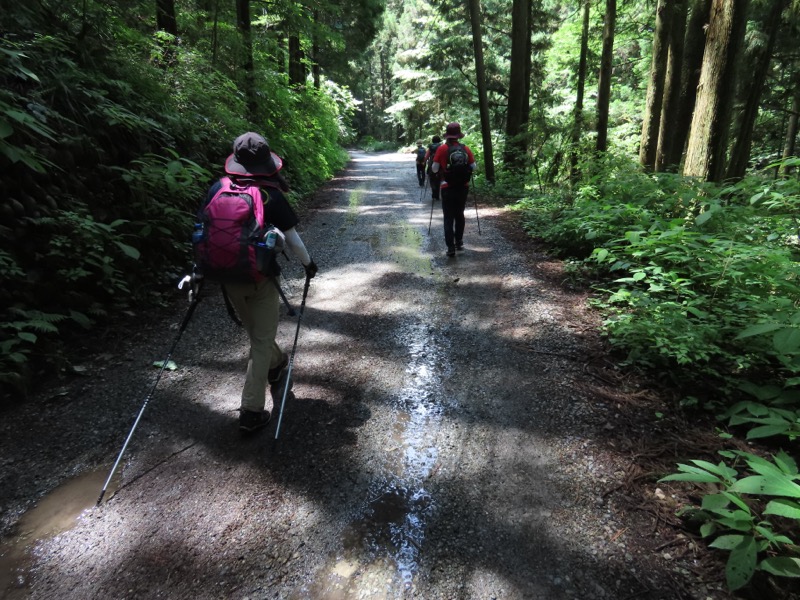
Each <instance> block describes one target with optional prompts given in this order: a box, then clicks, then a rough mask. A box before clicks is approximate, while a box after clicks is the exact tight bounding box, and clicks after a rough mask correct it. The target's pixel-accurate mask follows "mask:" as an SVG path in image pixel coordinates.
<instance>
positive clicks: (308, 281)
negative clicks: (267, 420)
mask: <svg viewBox="0 0 800 600" xmlns="http://www.w3.org/2000/svg"><path fill="white" fill-rule="evenodd" d="M310 285H311V277H310V276H308V275H306V284H305V286H304V287H303V299H302V301H301V302H300V312H299V313H298V314H297V329H296V330H295V332H294V344H292V354H291V356H290V358H289V369H288V370H287V374H286V385H285V386H284V388H283V398H281V408H280V411H279V412H278V424H277V426H276V427H275V439H276V440H277V439H278V435H279V434H280V432H281V419H282V418H283V407H284V405H285V404H286V396H287V395H288V393H289V384H290V383H291V380H292V367H293V366H294V355H295V352H297V337H298V336H299V335H300V323H301V322H302V321H303V310H304V309H305V307H306V296H308V288H309V286H310Z"/></svg>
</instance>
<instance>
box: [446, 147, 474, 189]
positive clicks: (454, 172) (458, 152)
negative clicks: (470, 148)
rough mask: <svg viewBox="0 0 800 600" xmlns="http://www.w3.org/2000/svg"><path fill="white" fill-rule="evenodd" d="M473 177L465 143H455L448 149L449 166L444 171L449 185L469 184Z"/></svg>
mask: <svg viewBox="0 0 800 600" xmlns="http://www.w3.org/2000/svg"><path fill="white" fill-rule="evenodd" d="M470 177H472V169H471V168H470V166H469V156H468V155H467V149H466V147H465V146H464V144H453V145H452V146H450V147H449V148H448V150H447V168H446V169H445V171H444V180H445V181H446V182H447V185H462V186H463V185H467V183H469V178H470Z"/></svg>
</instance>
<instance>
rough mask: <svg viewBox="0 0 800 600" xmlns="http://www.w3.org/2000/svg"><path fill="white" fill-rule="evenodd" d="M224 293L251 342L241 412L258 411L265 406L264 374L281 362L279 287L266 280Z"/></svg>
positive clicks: (228, 287)
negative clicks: (277, 338)
mask: <svg viewBox="0 0 800 600" xmlns="http://www.w3.org/2000/svg"><path fill="white" fill-rule="evenodd" d="M225 289H226V291H227V292H228V298H229V299H230V301H231V304H232V305H233V307H234V308H235V309H236V313H237V314H238V315H239V318H240V319H241V321H242V325H243V326H244V328H245V330H246V331H247V335H248V337H249V338H250V357H249V359H248V361H247V375H246V376H245V380H244V388H243V389H242V405H241V408H242V410H252V411H261V410H264V406H265V404H266V393H267V386H268V385H269V381H268V379H267V374H268V373H269V370H270V369H271V368H273V367H277V366H278V365H279V364H280V363H281V359H282V358H283V353H282V352H281V349H280V348H279V347H278V344H276V343H275V336H276V335H277V333H278V317H279V315H280V296H279V295H278V286H276V285H275V283H274V282H273V281H272V280H270V279H265V280H264V281H261V282H259V283H243V284H226V285H225Z"/></svg>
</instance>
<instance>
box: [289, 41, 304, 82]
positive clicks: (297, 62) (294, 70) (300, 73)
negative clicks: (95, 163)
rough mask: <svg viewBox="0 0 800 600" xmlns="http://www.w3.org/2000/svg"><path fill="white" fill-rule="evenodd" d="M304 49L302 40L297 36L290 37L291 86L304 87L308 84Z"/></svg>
mask: <svg viewBox="0 0 800 600" xmlns="http://www.w3.org/2000/svg"><path fill="white" fill-rule="evenodd" d="M303 58H304V54H303V49H302V47H301V46H300V38H299V37H298V36H296V35H290V36H289V85H290V86H293V87H302V86H303V85H305V83H306V69H305V65H304V64H303Z"/></svg>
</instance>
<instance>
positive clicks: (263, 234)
mask: <svg viewBox="0 0 800 600" xmlns="http://www.w3.org/2000/svg"><path fill="white" fill-rule="evenodd" d="M282 167H283V161H282V160H281V159H280V157H279V156H278V155H277V154H275V153H274V152H272V151H271V150H270V147H269V143H268V142H267V140H266V139H264V137H262V136H261V135H259V134H257V133H253V132H248V133H245V134H242V135H240V136H239V137H238V138H236V140H235V141H234V142H233V153H232V154H231V155H230V156H229V157H228V158H227V160H226V161H225V176H223V177H222V178H220V180H219V181H217V182H216V183H214V185H212V186H211V188H210V189H209V191H208V194H207V196H206V201H205V203H204V204H203V207H202V208H201V209H200V211H199V213H198V224H197V225H196V226H195V227H196V230H195V234H194V235H193V242H194V249H195V260H196V263H197V268H198V270H199V271H200V273H201V274H202V276H203V277H205V278H207V279H210V280H213V281H218V282H219V283H221V284H222V285H223V290H224V292H225V294H226V296H227V298H228V299H229V301H230V303H231V305H232V306H233V308H234V309H235V311H236V313H237V314H238V316H239V318H240V319H241V321H242V324H243V326H244V327H245V328H246V330H247V335H248V337H249V340H250V355H249V358H248V361H247V373H246V375H245V382H244V387H243V389H242V399H241V406H240V411H239V429H240V430H241V431H243V432H245V433H251V432H254V431H257V430H259V429H262V428H264V427H266V426H267V425H268V424H269V422H270V418H271V416H270V412H269V411H268V410H266V408H265V407H266V390H267V387H268V386H269V388H270V394H271V396H272V400H273V406H277V405H278V403H279V402H280V403H281V406H282V405H283V402H284V401H285V400H286V395H287V393H289V392H290V391H291V389H292V380H291V366H292V365H291V362H292V361H290V359H289V356H288V355H287V354H286V353H285V352H283V351H282V350H281V349H280V347H279V346H278V344H277V343H276V341H275V336H276V335H277V332H278V317H279V309H280V300H281V299H280V286H279V285H278V280H279V277H280V267H279V266H278V263H277V260H276V259H277V256H278V255H279V254H280V252H281V251H282V250H283V248H284V247H285V248H288V249H289V251H290V252H291V253H292V254H293V255H294V256H296V257H297V258H298V259H299V260H300V262H301V263H302V264H303V267H304V269H305V272H306V292H307V290H308V283H309V280H310V279H312V278H313V277H314V276H315V275H316V274H317V265H316V264H315V263H314V261H313V260H312V259H311V257H310V256H309V254H308V250H307V249H306V247H305V244H303V240H302V239H301V238H300V235H299V234H298V233H297V230H296V229H295V227H296V226H297V224H298V222H299V220H298V218H297V215H296V214H295V212H294V209H292V206H291V205H290V204H289V202H288V200H287V199H286V197H285V196H284V195H283V192H285V191H288V190H289V186H288V184H287V183H286V180H285V179H284V177H283V176H282V175H281V173H280V170H281V168H282ZM303 299H304V300H305V293H304V298H303ZM298 327H299V321H298Z"/></svg>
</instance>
